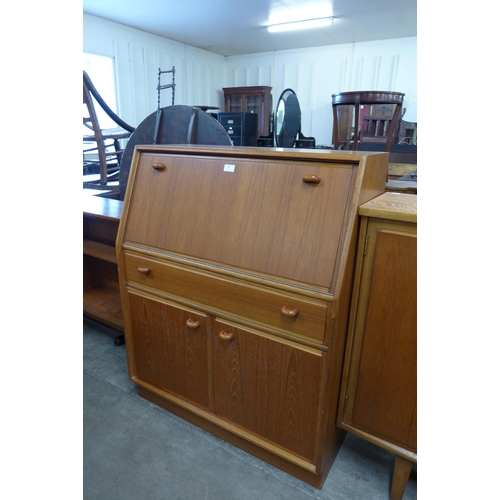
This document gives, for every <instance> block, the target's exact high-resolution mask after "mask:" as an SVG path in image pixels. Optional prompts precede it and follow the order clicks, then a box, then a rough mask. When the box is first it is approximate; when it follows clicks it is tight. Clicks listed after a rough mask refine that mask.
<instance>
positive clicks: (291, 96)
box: [274, 89, 300, 148]
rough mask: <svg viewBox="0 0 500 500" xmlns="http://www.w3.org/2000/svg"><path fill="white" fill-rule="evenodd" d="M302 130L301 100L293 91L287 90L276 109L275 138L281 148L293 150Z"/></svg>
mask: <svg viewBox="0 0 500 500" xmlns="http://www.w3.org/2000/svg"><path fill="white" fill-rule="evenodd" d="M299 130H300V106H299V100H298V99H297V96H296V95H295V92H294V91H293V90H292V89H285V90H284V91H283V92H282V93H281V96H280V98H279V99H278V105H277V107H276V120H275V127H274V136H275V140H276V145H277V146H278V147H279V148H291V147H293V143H294V142H295V138H296V137H297V134H298V133H299Z"/></svg>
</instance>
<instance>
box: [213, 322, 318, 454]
mask: <svg viewBox="0 0 500 500" xmlns="http://www.w3.org/2000/svg"><path fill="white" fill-rule="evenodd" d="M214 326H215V329H214V330H213V331H214V339H215V347H214V354H215V355H214V393H215V407H216V413H217V415H218V416H220V417H222V418H226V419H227V420H229V421H231V422H233V423H235V424H237V425H240V426H241V427H243V428H245V429H247V430H249V431H251V432H254V433H256V434H258V435H259V436H262V437H264V438H266V439H268V440H270V441H272V442H273V443H276V444H277V445H279V446H281V447H283V448H285V449H287V450H289V451H291V452H293V453H295V454H296V455H299V456H301V457H303V458H305V459H306V460H309V461H312V459H313V454H314V441H315V430H316V421H317V417H318V415H317V413H318V398H319V386H320V367H321V360H322V357H321V353H320V352H319V351H315V350H313V349H310V348H306V347H304V348H302V347H301V346H299V345H295V344H293V343H292V342H286V341H280V340H279V339H274V338H273V337H271V336H265V334H260V333H259V332H254V331H250V330H246V329H242V328H241V327H238V326H237V325H234V324H231V323H229V322H222V321H215V325H214Z"/></svg>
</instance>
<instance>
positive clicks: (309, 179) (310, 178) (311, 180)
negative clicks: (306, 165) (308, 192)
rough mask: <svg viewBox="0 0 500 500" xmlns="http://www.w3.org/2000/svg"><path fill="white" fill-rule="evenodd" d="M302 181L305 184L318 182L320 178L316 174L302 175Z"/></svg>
mask: <svg viewBox="0 0 500 500" xmlns="http://www.w3.org/2000/svg"><path fill="white" fill-rule="evenodd" d="M302 181H303V182H305V183H306V184H319V183H320V182H321V179H320V178H319V177H318V176H317V175H304V177H302Z"/></svg>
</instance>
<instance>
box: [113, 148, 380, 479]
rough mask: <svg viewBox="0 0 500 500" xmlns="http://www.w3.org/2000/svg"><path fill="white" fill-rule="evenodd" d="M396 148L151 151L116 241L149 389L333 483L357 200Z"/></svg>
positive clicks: (133, 183) (138, 159) (128, 316)
mask: <svg viewBox="0 0 500 500" xmlns="http://www.w3.org/2000/svg"><path fill="white" fill-rule="evenodd" d="M387 166H388V154H387V153H356V152H347V153H344V152H340V151H332V150H300V149H295V150H292V149H280V148H243V147H242V148H237V147H207V146H165V145H158V146H137V147H136V150H135V154H134V159H133V162H132V166H131V174H130V177H129V181H128V186H127V192H126V196H125V200H124V205H123V213H122V218H121V221H120V227H119V230H118V237H117V256H118V267H119V278H120V293H121V298H122V309H123V315H124V324H125V336H126V346H127V355H128V363H129V372H130V377H131V379H132V380H133V381H134V382H136V383H137V384H138V392H139V394H140V395H141V396H143V397H144V398H146V399H148V400H150V401H152V402H154V403H155V404H157V405H159V406H161V407H163V408H165V409H167V410H169V411H171V412H172V413H174V414H177V415H179V416H181V417H182V418H185V419H186V420H188V421H190V422H192V423H194V424H196V425H198V426H200V427H201V428H203V429H205V430H207V431H209V432H212V433H213V434H215V435H217V436H219V437H221V438H223V439H225V440H227V441H229V442H230V443H232V444H234V445H236V446H239V447H240V448H242V449H244V450H246V451H247V452H250V453H252V454H254V455H255V456H257V457H259V458H261V459H263V460H266V461H268V462H269V463H271V464H273V465H275V466H277V467H279V468H281V469H282V470H284V471H286V472H288V473H290V474H292V475H294V476H296V477H298V478H300V479H301V480H303V481H306V482H308V483H310V484H311V485H313V486H315V487H318V488H320V487H321V486H322V484H323V482H324V480H325V478H326V476H327V474H328V472H329V470H330V468H331V465H332V463H333V460H334V458H335V456H336V453H337V452H338V449H339V448H340V445H341V443H342V439H343V436H344V433H345V431H343V430H341V429H339V428H338V427H337V426H336V415H337V411H338V400H339V391H340V383H341V375H342V363H343V358H344V348H345V340H346V334H347V326H348V317H349V305H350V299H351V291H352V282H353V275H354V263H355V252H356V244H357V232H358V207H359V206H360V205H361V204H363V203H365V202H367V201H368V200H371V199H373V198H374V197H376V196H378V195H380V194H382V193H383V192H384V190H385V180H386V176H387Z"/></svg>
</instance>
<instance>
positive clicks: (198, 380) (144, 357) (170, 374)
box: [128, 290, 209, 408]
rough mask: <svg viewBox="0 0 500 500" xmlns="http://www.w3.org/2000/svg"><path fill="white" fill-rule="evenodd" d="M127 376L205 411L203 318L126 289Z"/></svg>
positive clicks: (206, 366) (206, 382)
mask: <svg viewBox="0 0 500 500" xmlns="http://www.w3.org/2000/svg"><path fill="white" fill-rule="evenodd" d="M128 302H129V307H130V310H131V311H133V312H134V314H132V315H131V332H130V333H131V345H132V351H133V361H132V366H133V369H132V372H133V373H132V376H133V377H134V378H135V379H136V381H137V382H138V383H140V382H141V381H142V382H146V383H147V384H150V385H152V386H154V387H156V388H158V389H161V390H164V391H167V392H169V393H173V394H175V395H177V396H180V397H182V398H184V399H187V400H188V401H191V402H193V403H196V404H198V405H200V406H202V407H204V408H208V407H209V361H208V359H209V345H208V334H207V317H206V315H204V314H203V313H200V312H197V311H194V310H191V309H189V308H185V307H180V306H177V305H175V304H173V303H169V302H167V301H163V300H161V299H156V298H152V297H151V296H144V295H142V294H140V293H137V292H135V291H131V290H129V291H128Z"/></svg>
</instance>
